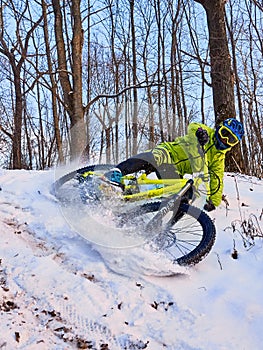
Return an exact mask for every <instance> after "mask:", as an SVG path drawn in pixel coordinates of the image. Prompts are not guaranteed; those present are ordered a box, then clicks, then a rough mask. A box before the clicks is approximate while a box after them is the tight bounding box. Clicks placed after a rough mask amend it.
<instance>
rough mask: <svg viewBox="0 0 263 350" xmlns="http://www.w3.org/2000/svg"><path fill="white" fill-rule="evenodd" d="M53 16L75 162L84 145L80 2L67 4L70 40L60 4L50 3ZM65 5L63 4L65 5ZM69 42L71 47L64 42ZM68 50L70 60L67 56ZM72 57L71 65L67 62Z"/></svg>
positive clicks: (72, 157) (72, 153)
mask: <svg viewBox="0 0 263 350" xmlns="http://www.w3.org/2000/svg"><path fill="white" fill-rule="evenodd" d="M52 6H53V10H54V15H55V38H56V45H57V55H58V74H59V81H60V84H61V87H62V91H63V100H64V106H65V109H66V111H67V113H68V115H69V118H70V122H71V125H70V126H71V135H70V145H71V159H72V160H75V159H77V158H78V157H79V156H80V155H81V154H82V151H83V149H84V148H85V145H86V128H85V123H84V109H83V101H82V48H83V29H82V21H81V11H80V0H72V1H71V4H70V9H71V20H72V38H70V39H69V38H68V37H66V38H65V34H64V30H63V28H64V27H63V16H62V10H61V2H60V1H59V0H52ZM64 6H65V3H64ZM64 40H67V41H70V42H71V48H69V47H66V45H65V41H64ZM67 50H70V51H69V52H70V53H71V57H67V52H68V51H67ZM71 58H72V64H70V59H71Z"/></svg>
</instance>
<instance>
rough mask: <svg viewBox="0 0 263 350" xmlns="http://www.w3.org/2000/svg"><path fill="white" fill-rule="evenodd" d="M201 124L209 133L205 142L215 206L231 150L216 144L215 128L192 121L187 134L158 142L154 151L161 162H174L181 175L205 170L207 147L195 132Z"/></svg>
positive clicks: (218, 201)
mask: <svg viewBox="0 0 263 350" xmlns="http://www.w3.org/2000/svg"><path fill="white" fill-rule="evenodd" d="M198 128H202V129H205V130H206V131H207V133H208V136H209V141H208V143H207V144H206V145H205V146H204V152H205V153H206V161H207V167H208V171H209V175H210V185H209V186H210V193H209V194H208V199H210V200H211V201H212V202H213V204H214V205H215V206H218V205H219V204H220V203H221V200H222V193H223V177H224V169H225V155H226V152H227V151H228V150H229V149H227V150H222V151H221V150H218V149H217V148H216V147H215V130H214V129H211V128H209V127H208V126H206V125H204V124H201V123H191V124H189V126H188V132H187V135H185V136H181V137H177V138H176V139H175V140H174V141H173V142H163V143H160V144H159V145H158V146H156V147H155V148H154V149H153V150H152V153H153V155H154V158H155V160H156V163H157V165H158V166H160V165H161V164H164V163H168V164H173V165H175V167H176V171H177V172H178V173H179V174H180V175H182V176H183V175H185V174H192V173H195V172H200V171H203V169H204V159H203V156H202V154H203V151H202V149H201V146H200V145H199V143H198V140H197V137H196V135H195V133H196V131H197V129H198Z"/></svg>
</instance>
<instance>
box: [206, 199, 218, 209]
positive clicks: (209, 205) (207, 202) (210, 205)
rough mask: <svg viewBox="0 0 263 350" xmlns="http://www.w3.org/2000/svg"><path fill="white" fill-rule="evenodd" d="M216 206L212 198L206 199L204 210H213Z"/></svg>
mask: <svg viewBox="0 0 263 350" xmlns="http://www.w3.org/2000/svg"><path fill="white" fill-rule="evenodd" d="M215 208H216V207H215V206H214V204H213V202H212V201H211V199H209V200H206V204H205V205H204V210H206V211H212V210H215Z"/></svg>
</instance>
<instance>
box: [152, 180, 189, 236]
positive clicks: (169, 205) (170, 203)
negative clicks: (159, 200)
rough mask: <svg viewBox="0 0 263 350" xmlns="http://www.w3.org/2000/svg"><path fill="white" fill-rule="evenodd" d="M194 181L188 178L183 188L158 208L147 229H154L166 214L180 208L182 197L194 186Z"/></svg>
mask: <svg viewBox="0 0 263 350" xmlns="http://www.w3.org/2000/svg"><path fill="white" fill-rule="evenodd" d="M193 183H194V181H193V180H192V179H190V180H188V181H187V183H186V184H185V185H184V187H182V188H181V190H180V191H179V192H178V193H176V194H175V195H173V196H172V198H171V199H169V200H167V201H166V203H165V204H164V205H163V206H162V207H161V209H159V210H158V212H157V214H156V215H155V216H154V217H153V218H152V219H151V220H150V221H149V222H148V224H147V226H146V230H149V229H154V228H156V227H158V226H159V224H160V222H161V220H162V219H163V218H164V217H165V215H166V214H167V213H168V212H169V211H171V210H174V208H176V209H177V210H178V208H179V206H180V203H181V199H182V198H183V197H184V195H185V194H186V192H187V191H188V190H189V189H190V188H191V187H192V186H193Z"/></svg>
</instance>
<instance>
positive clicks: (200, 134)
mask: <svg viewBox="0 0 263 350" xmlns="http://www.w3.org/2000/svg"><path fill="white" fill-rule="evenodd" d="M195 136H196V137H197V140H198V142H199V143H200V145H201V146H204V145H205V144H206V143H207V142H208V140H209V136H208V133H207V131H206V130H205V129H202V128H198V129H197V131H196V133H195Z"/></svg>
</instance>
